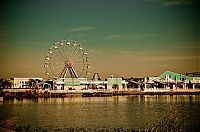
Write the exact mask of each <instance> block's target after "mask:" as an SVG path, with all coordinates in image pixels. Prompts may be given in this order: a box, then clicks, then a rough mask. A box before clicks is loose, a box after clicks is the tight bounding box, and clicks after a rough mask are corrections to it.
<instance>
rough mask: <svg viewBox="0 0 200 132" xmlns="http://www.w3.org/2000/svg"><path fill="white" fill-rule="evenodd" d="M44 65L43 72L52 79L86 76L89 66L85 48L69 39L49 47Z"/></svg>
mask: <svg viewBox="0 0 200 132" xmlns="http://www.w3.org/2000/svg"><path fill="white" fill-rule="evenodd" d="M44 67H45V70H46V71H45V74H46V75H48V77H49V79H53V80H57V79H59V78H79V77H86V76H87V75H89V74H90V73H89V69H90V68H91V66H90V65H89V63H88V56H87V52H86V51H85V49H83V48H82V47H81V45H80V44H78V43H77V42H75V41H69V40H62V41H59V42H56V43H54V44H53V45H52V46H51V47H50V48H49V51H48V53H47V56H46V57H45V64H44Z"/></svg>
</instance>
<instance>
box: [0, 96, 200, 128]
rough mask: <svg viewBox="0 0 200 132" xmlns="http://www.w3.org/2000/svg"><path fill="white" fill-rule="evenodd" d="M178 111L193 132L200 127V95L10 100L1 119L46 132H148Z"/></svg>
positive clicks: (1, 108) (1, 110)
mask: <svg viewBox="0 0 200 132" xmlns="http://www.w3.org/2000/svg"><path fill="white" fill-rule="evenodd" d="M170 109H174V110H175V111H177V113H178V121H179V122H180V123H181V122H184V123H185V126H184V127H187V128H188V129H190V130H195V131H196V130H197V129H198V127H199V126H200V95H192V96H191V95H173V96H169V95H159V96H158V95H157V96H156V95H154V96H149V95H145V96H113V97H67V98H48V99H43V98H40V99H38V100H34V99H23V100H16V99H15V100H7V101H5V103H4V104H0V118H1V119H15V120H16V121H17V125H18V126H20V125H22V126H23V125H30V126H31V127H33V128H45V129H46V130H50V131H55V130H58V129H59V130H66V129H68V128H91V129H108V130H113V129H114V128H124V129H135V130H138V129H142V130H144V129H146V128H148V127H149V126H151V125H153V124H156V123H157V122H158V119H162V117H164V116H165V115H166V113H167V112H168V111H169V110H170Z"/></svg>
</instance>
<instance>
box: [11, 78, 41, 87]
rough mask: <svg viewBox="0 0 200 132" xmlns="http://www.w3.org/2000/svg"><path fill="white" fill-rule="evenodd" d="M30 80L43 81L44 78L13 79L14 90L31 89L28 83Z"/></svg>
mask: <svg viewBox="0 0 200 132" xmlns="http://www.w3.org/2000/svg"><path fill="white" fill-rule="evenodd" d="M30 79H34V80H36V79H37V80H41V81H42V78H13V79H12V80H11V81H12V88H29V85H28V82H29V80H30Z"/></svg>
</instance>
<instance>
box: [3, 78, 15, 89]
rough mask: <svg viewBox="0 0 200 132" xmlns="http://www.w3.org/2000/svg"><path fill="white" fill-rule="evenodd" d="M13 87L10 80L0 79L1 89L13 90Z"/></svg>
mask: <svg viewBox="0 0 200 132" xmlns="http://www.w3.org/2000/svg"><path fill="white" fill-rule="evenodd" d="M11 86H12V83H11V81H10V80H7V79H3V78H1V79H0V89H3V88H11Z"/></svg>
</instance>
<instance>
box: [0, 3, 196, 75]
mask: <svg viewBox="0 0 200 132" xmlns="http://www.w3.org/2000/svg"><path fill="white" fill-rule="evenodd" d="M198 14H199V10H198V5H197V1H195V0H1V1H0V18H1V19H0V57H1V63H0V77H3V78H10V77H43V78H47V76H45V69H44V58H45V56H46V54H47V52H48V49H49V47H51V46H52V45H53V43H55V42H58V41H60V40H63V39H69V40H74V41H77V42H78V43H80V44H81V46H82V47H83V48H85V49H86V51H87V52H88V57H89V62H90V64H91V66H92V68H91V70H90V74H91V76H92V75H93V73H99V75H100V77H102V78H107V77H110V75H111V74H112V75H114V76H115V77H144V76H158V75H160V74H161V73H163V72H164V71H166V70H169V71H174V72H178V73H187V72H196V71H200V63H199V62H200V43H199V37H200V36H199V16H198Z"/></svg>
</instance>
